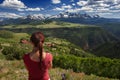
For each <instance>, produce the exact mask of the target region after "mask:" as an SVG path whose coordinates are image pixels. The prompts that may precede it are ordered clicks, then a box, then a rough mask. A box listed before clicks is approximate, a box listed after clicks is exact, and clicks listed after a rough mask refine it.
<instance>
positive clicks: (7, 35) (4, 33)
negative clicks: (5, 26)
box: [0, 30, 14, 38]
mask: <svg viewBox="0 0 120 80" xmlns="http://www.w3.org/2000/svg"><path fill="white" fill-rule="evenodd" d="M0 37H1V38H13V37H14V33H13V32H11V31H6V30H1V31H0Z"/></svg>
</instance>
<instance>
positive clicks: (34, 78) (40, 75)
mask: <svg viewBox="0 0 120 80" xmlns="http://www.w3.org/2000/svg"><path fill="white" fill-rule="evenodd" d="M23 60H24V64H25V66H26V68H27V70H28V74H29V78H28V80H49V78H50V77H49V74H48V64H49V63H50V61H52V54H50V53H46V57H45V59H44V60H43V61H42V64H41V67H40V63H39V62H36V61H33V60H31V59H30V56H29V54H25V55H24V56H23Z"/></svg>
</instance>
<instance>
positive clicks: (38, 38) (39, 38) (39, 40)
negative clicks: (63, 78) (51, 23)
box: [30, 32, 44, 65]
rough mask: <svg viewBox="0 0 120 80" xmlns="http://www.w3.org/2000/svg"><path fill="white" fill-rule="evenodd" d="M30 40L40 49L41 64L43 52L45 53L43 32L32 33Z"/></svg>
mask: <svg viewBox="0 0 120 80" xmlns="http://www.w3.org/2000/svg"><path fill="white" fill-rule="evenodd" d="M30 41H31V42H32V43H33V44H34V47H37V48H38V49H39V54H40V56H39V58H40V65H41V61H42V55H43V54H42V53H43V43H44V35H43V33H42V32H35V33H33V34H32V35H31V37H30Z"/></svg>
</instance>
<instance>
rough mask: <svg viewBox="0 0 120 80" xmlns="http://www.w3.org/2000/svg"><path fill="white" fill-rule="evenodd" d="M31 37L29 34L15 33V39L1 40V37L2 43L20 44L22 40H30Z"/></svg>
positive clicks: (0, 41)
mask: <svg viewBox="0 0 120 80" xmlns="http://www.w3.org/2000/svg"><path fill="white" fill-rule="evenodd" d="M28 37H29V35H28V34H27V33H14V36H13V38H8V39H5V38H1V37H0V43H14V42H19V41H20V39H21V38H28Z"/></svg>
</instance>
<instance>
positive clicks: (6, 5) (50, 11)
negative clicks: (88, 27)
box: [0, 0, 120, 18]
mask: <svg viewBox="0 0 120 80" xmlns="http://www.w3.org/2000/svg"><path fill="white" fill-rule="evenodd" d="M66 11H68V12H80V13H88V14H98V15H100V16H101V17H106V18H120V0H0V17H7V18H17V17H22V16H26V15H29V14H31V15H40V16H43V15H44V16H50V15H55V14H58V13H60V12H66Z"/></svg>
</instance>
